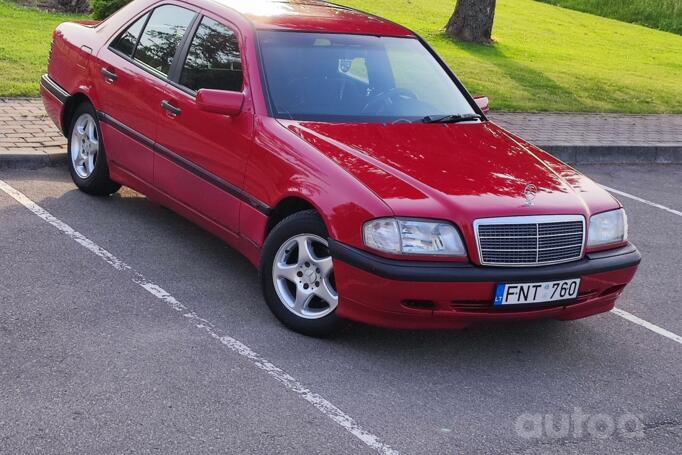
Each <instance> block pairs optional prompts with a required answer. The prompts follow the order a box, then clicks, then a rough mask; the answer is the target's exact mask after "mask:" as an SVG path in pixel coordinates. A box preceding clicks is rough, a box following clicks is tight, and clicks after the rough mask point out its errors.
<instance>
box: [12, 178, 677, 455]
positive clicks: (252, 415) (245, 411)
mask: <svg viewBox="0 0 682 455" xmlns="http://www.w3.org/2000/svg"><path fill="white" fill-rule="evenodd" d="M581 170H583V171H584V172H586V173H587V174H588V175H590V176H591V177H593V178H595V180H597V181H599V182H600V183H602V184H604V185H607V186H608V187H610V188H613V189H616V190H618V191H620V192H624V193H627V194H629V195H632V196H635V197H637V198H640V199H642V200H643V201H642V200H636V199H633V198H631V197H626V196H618V197H619V199H620V200H621V201H622V202H623V204H624V205H625V207H626V209H627V211H628V215H629V224H630V238H631V240H632V241H633V242H634V243H635V244H636V245H637V246H638V247H639V248H640V250H641V252H642V254H643V257H644V259H643V263H642V265H641V267H640V270H639V273H638V275H637V277H636V278H635V281H634V282H633V283H632V284H631V286H630V287H629V288H628V289H627V290H626V292H625V294H624V295H623V297H622V298H621V300H620V301H619V305H618V307H619V308H620V309H622V310H624V311H625V312H627V314H631V315H634V316H636V317H638V318H641V321H640V322H646V323H649V324H651V325H649V326H646V324H645V325H642V324H638V323H635V322H633V321H631V320H628V319H625V318H623V317H622V316H619V315H617V314H613V313H610V314H604V315H599V316H596V317H593V318H590V319H584V320H580V321H574V322H556V321H536V322H532V323H513V324H504V325H497V324H495V325H485V326H476V327H472V328H470V329H467V330H463V331H442V332H397V331H391V330H383V329H376V328H372V327H365V326H360V325H353V326H351V327H349V328H348V329H347V330H346V331H345V332H344V333H343V334H342V335H341V336H340V337H338V338H336V339H332V340H317V339H311V338H306V337H303V336H300V335H297V334H294V333H292V332H289V331H288V330H286V329H285V328H284V327H282V326H281V325H280V324H279V323H278V322H277V321H276V320H275V319H274V317H273V316H271V314H270V313H269V311H268V309H267V308H266V306H265V304H264V302H263V299H262V297H261V293H260V290H259V287H258V282H257V276H256V273H255V270H254V269H253V268H252V267H251V266H250V265H249V263H248V262H247V261H246V260H245V259H243V258H241V257H240V256H239V255H238V254H236V253H235V252H233V251H232V250H231V249H230V248H228V247H227V246H225V245H224V244H222V243H221V242H220V241H219V240H217V239H216V238H214V237H212V236H211V235H209V234H207V233H205V232H204V231H202V230H201V229H199V228H197V227H195V226H194V225H192V224H191V223H189V222H187V221H185V220H183V219H182V218H180V217H178V216H176V215H175V214H173V213H172V212H170V211H168V210H166V209H164V208H162V207H160V206H158V205H155V204H153V203H151V202H149V201H148V200H147V199H146V198H144V197H142V196H140V195H139V194H137V193H135V192H133V191H131V190H127V189H126V190H122V191H121V192H120V193H119V194H117V195H116V196H114V197H111V198H108V199H96V198H92V197H88V196H86V195H85V194H83V193H80V192H78V191H77V190H76V189H75V187H74V186H73V185H72V183H71V182H70V179H69V176H68V173H67V171H66V169H62V168H56V169H42V170H35V171H28V170H3V171H0V180H1V181H4V182H6V184H7V185H8V186H6V187H5V190H3V191H0V266H1V269H0V270H1V272H0V392H1V393H0V411H1V412H0V453H8V454H15V453H59V454H62V453H88V454H91V453H92V454H94V453H97V454H109V453H111V454H114V453H116V454H119V453H160V454H168V453H183V454H189V453H197V454H205V453H295V454H303V453H329V454H339V453H376V452H377V451H378V452H379V453H419V454H424V453H433V454H442V453H448V454H450V453H453V454H454V453H463V454H472V453H491V454H494V453H512V452H513V453H524V454H541V453H576V454H584V453H642V454H653V453H657V454H664V453H679V448H680V447H682V387H681V385H682V340H681V339H679V335H680V334H682V310H681V308H680V296H681V295H682V279H681V278H682V273H681V272H680V268H681V267H682V214H681V213H680V211H682V194H681V192H682V167H681V166H673V165H670V166H649V167H647V166H591V167H589V166H584V167H582V168H581ZM8 191H9V192H10V193H11V194H13V195H14V197H12V196H11V195H10V194H8ZM13 191H14V192H13ZM12 192H13V193H12ZM18 192H20V193H21V194H23V195H25V198H24V196H21V194H19V193H18ZM32 202H33V203H35V204H37V206H36V205H32ZM22 204H23V205H22ZM652 204H659V205H660V206H663V207H659V206H655V205H652ZM41 208H42V209H44V210H45V211H47V212H49V213H47V212H45V211H42V210H41ZM666 208H667V209H666ZM74 230H75V231H77V232H74ZM659 329H660V330H659ZM664 331H667V332H664ZM675 334H677V335H675ZM675 336H677V338H675Z"/></svg>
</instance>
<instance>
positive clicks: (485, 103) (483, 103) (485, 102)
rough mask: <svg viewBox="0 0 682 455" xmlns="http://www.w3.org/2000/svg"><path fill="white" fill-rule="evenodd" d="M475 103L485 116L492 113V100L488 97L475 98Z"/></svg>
mask: <svg viewBox="0 0 682 455" xmlns="http://www.w3.org/2000/svg"><path fill="white" fill-rule="evenodd" d="M474 101H476V104H478V107H479V108H480V109H481V111H483V113H484V114H487V113H488V112H490V106H489V103H490V100H489V99H488V97H487V96H474Z"/></svg>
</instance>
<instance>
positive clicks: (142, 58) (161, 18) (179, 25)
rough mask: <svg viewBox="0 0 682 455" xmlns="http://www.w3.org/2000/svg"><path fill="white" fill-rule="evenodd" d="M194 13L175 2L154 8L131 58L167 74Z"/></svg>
mask: <svg viewBox="0 0 682 455" xmlns="http://www.w3.org/2000/svg"><path fill="white" fill-rule="evenodd" d="M194 15H195V13H194V12H193V11H190V10H188V9H185V8H181V7H179V6H174V5H164V6H160V7H158V8H156V9H155V10H154V11H153V12H152V15H151V17H150V18H149V21H148V22H147V26H146V27H145V29H144V32H143V33H142V36H141V37H140V40H139V43H138V45H137V49H135V53H134V54H133V58H134V59H135V60H137V61H139V62H142V63H144V64H145V65H146V66H148V67H149V68H151V69H153V70H156V71H158V72H159V73H162V74H164V75H166V76H168V73H169V71H170V67H171V64H172V63H173V57H174V56H175V51H176V50H177V49H178V45H179V44H180V41H181V40H182V37H183V35H184V34H185V31H186V30H187V27H189V24H190V23H191V22H192V19H193V18H194Z"/></svg>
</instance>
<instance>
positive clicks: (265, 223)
mask: <svg viewBox="0 0 682 455" xmlns="http://www.w3.org/2000/svg"><path fill="white" fill-rule="evenodd" d="M41 93H42V97H43V100H44V103H45V107H46V109H47V112H48V113H49V115H50V117H51V118H52V119H53V120H54V122H55V123H56V124H57V125H58V126H59V127H60V128H61V129H62V131H63V132H64V134H65V135H66V137H67V138H68V141H69V143H68V153H69V167H70V171H71V175H72V177H73V180H74V182H75V183H76V185H77V186H78V187H79V188H80V189H81V190H83V191H85V192H86V193H89V194H93V195H98V196H107V195H110V194H112V193H114V192H116V191H117V190H118V189H119V187H120V186H121V185H126V186H129V187H131V188H133V189H135V190H137V191H139V192H141V193H144V194H145V195H147V196H148V197H149V198H150V199H152V200H154V201H157V202H158V203H160V204H162V205H164V206H167V207H170V208H171V209H173V210H175V211H176V212H178V213H179V214H181V215H183V216H185V217H187V218H189V219H191V220H193V221H194V222H196V223H197V224H199V225H201V226H203V227H204V228H205V229H207V230H209V231H210V232H212V233H214V234H215V235H217V236H219V237H221V238H222V239H224V240H225V241H226V242H227V243H229V244H230V245H231V246H232V247H234V248H235V249H237V250H239V251H240V252H241V253H243V254H244V255H245V256H246V257H247V258H248V259H249V260H250V261H251V262H252V263H253V264H254V265H256V266H257V267H258V269H259V271H260V276H261V279H262V286H263V291H264V294H265V300H266V302H267V304H268V305H269V307H270V309H271V310H272V312H273V313H274V314H275V315H276V316H277V317H278V318H279V319H280V320H281V321H282V322H283V323H284V324H286V325H287V326H288V327H290V328H292V329H294V330H297V331H299V332H302V333H306V334H310V335H317V336H324V335H327V334H330V333H333V332H334V331H335V330H336V329H337V328H338V327H339V326H340V325H341V322H342V321H343V320H355V321H362V322H365V323H370V324H375V325H381V326H388V327H397V328H460V327H464V326H467V325H469V324H472V323H474V322H476V321H484V320H502V319H529V318H541V317H542V318H545V317H548V318H555V319H562V320H569V319H577V318H582V317H585V316H590V315H593V314H597V313H601V312H605V311H609V310H611V309H612V308H613V306H614V304H615V301H616V299H617V298H618V297H619V296H620V294H621V293H622V291H623V289H624V287H625V286H626V285H627V284H628V283H629V282H630V280H631V279H632V277H633V276H634V274H635V271H636V269H637V266H638V264H639V262H640V259H641V257H640V254H639V252H638V251H637V249H636V248H635V247H634V246H632V245H631V244H630V243H629V242H628V240H627V218H626V215H625V212H624V210H623V208H622V206H621V204H620V203H619V202H618V201H617V200H616V199H614V198H613V197H612V196H611V195H610V194H609V193H607V192H606V191H604V190H603V189H602V188H601V187H600V186H599V185H597V184H595V183H594V182H592V181H591V180H590V179H588V178H586V177H584V176H583V175H581V174H580V173H579V172H577V171H576V170H575V169H573V168H571V167H569V166H567V165H565V164H564V163H562V162H560V161H558V160H557V159H555V158H553V157H552V156H551V155H549V154H547V153H545V152H543V151H542V150H540V149H538V148H537V147H535V146H533V145H531V144H529V143H528V142H525V141H524V140H522V139H521V138H519V137H517V136H515V135H514V134H512V133H510V132H508V131H506V130H504V129H502V128H500V127H499V126H497V125H495V124H494V123H492V122H490V121H489V120H488V119H487V118H486V115H485V113H486V111H487V100H486V99H484V98H480V99H474V98H472V96H471V95H469V93H468V92H467V91H466V89H465V88H464V86H463V85H462V83H461V82H460V81H459V80H458V79H457V77H456V76H455V75H454V74H453V73H452V71H451V70H450V69H449V68H448V66H447V65H446V64H445V63H443V61H442V60H441V59H440V58H439V57H438V55H436V53H435V52H434V51H433V50H432V49H431V48H430V47H429V46H428V44H427V43H426V42H424V41H423V40H422V39H420V38H419V37H418V36H417V35H416V34H414V33H413V32H411V31H410V30H407V29H405V28H404V27H401V26H400V25H397V24H395V23H392V22H389V21H386V20H383V19H381V18H378V17H375V16H372V15H368V14H365V13H361V12H358V11H355V10H352V9H348V8H345V7H341V6H337V5H333V4H330V3H326V2H321V1H315V0H306V1H289V2H286V1H260V0H233V1H230V0H187V1H179V0H177V1H176V0H136V1H134V2H133V3H131V4H129V5H128V6H126V7H124V8H123V9H122V10H121V11H119V12H117V13H116V14H114V15H113V16H111V17H110V18H108V19H107V20H105V21H103V22H101V23H94V22H80V23H78V22H69V23H65V24H62V25H60V26H59V27H58V28H57V30H56V31H55V34H54V41H53V44H52V50H51V57H50V63H49V71H48V74H46V75H45V76H43V78H42V83H41Z"/></svg>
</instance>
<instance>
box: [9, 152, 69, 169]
mask: <svg viewBox="0 0 682 455" xmlns="http://www.w3.org/2000/svg"><path fill="white" fill-rule="evenodd" d="M65 165H66V153H65V152H50V153H14V152H12V151H9V152H0V169H41V168H44V167H58V166H65Z"/></svg>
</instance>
